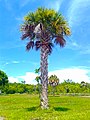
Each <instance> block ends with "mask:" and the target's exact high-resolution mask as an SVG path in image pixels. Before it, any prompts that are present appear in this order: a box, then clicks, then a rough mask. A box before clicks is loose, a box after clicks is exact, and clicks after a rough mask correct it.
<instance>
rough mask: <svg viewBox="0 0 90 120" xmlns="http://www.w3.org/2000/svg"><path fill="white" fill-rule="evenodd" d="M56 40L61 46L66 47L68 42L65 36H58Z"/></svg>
mask: <svg viewBox="0 0 90 120" xmlns="http://www.w3.org/2000/svg"><path fill="white" fill-rule="evenodd" d="M54 42H55V43H56V44H59V45H60V47H64V46H65V44H66V41H65V39H64V38H63V36H57V37H56V39H55V41H54Z"/></svg>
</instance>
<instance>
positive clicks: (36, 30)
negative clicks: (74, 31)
mask: <svg viewBox="0 0 90 120" xmlns="http://www.w3.org/2000/svg"><path fill="white" fill-rule="evenodd" d="M21 32H22V37H21V39H22V40H24V39H26V38H27V39H28V43H27V45H26V49H27V50H30V49H33V48H34V47H35V48H36V50H38V49H40V51H41V62H40V72H41V75H40V79H41V85H42V88H41V90H42V91H41V102H40V104H41V108H42V109H47V108H48V93H47V89H48V88H47V87H48V55H50V54H51V52H52V48H53V47H54V45H55V44H56V45H57V44H59V45H60V47H64V45H65V44H66V41H65V39H64V36H69V35H70V29H69V27H68V24H67V21H66V20H65V19H64V17H63V16H62V15H61V14H59V13H58V12H56V11H55V10H53V9H47V8H38V9H37V10H36V11H35V12H30V13H28V14H27V15H26V16H25V17H24V23H23V24H22V25H21Z"/></svg>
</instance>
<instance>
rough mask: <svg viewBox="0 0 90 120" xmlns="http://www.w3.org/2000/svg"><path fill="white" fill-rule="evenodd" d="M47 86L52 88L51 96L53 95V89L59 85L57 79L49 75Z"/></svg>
mask: <svg viewBox="0 0 90 120" xmlns="http://www.w3.org/2000/svg"><path fill="white" fill-rule="evenodd" d="M48 81H49V84H50V85H51V86H52V87H53V95H55V88H56V86H57V85H58V84H59V78H58V77H57V76H56V75H51V76H50V77H49V78H48Z"/></svg>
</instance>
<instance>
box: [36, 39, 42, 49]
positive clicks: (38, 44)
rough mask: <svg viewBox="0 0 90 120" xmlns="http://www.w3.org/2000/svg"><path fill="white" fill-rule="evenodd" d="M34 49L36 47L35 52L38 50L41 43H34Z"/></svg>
mask: <svg viewBox="0 0 90 120" xmlns="http://www.w3.org/2000/svg"><path fill="white" fill-rule="evenodd" d="M35 47H36V50H38V49H40V47H41V41H36V42H35Z"/></svg>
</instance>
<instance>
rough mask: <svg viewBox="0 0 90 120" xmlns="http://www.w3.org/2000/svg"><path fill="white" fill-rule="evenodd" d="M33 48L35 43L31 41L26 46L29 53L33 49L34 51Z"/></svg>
mask: <svg viewBox="0 0 90 120" xmlns="http://www.w3.org/2000/svg"><path fill="white" fill-rule="evenodd" d="M33 47H34V41H30V42H29V43H27V45H26V50H27V51H29V50H30V49H31V48H32V49H33Z"/></svg>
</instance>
